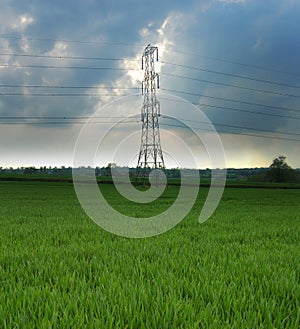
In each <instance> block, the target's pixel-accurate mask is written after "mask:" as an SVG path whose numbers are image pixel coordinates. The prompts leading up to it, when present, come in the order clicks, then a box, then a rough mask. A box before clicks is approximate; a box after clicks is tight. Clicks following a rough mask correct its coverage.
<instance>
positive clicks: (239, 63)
mask: <svg viewBox="0 0 300 329" xmlns="http://www.w3.org/2000/svg"><path fill="white" fill-rule="evenodd" d="M172 51H173V52H174V53H178V54H185V55H189V56H194V57H199V58H206V59H209V60H213V61H218V62H223V63H229V64H233V65H238V66H244V67H249V68H254V69H257V70H262V71H269V72H275V73H281V74H286V75H290V76H296V77H299V74H295V73H292V72H287V71H282V70H278V69H275V68H270V67H269V68H268V67H263V66H259V65H254V64H247V63H242V62H238V61H231V60H228V59H224V58H218V57H214V56H206V55H201V54H196V53H191V52H187V51H182V50H178V49H176V50H172Z"/></svg>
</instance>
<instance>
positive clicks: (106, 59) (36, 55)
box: [0, 53, 139, 62]
mask: <svg viewBox="0 0 300 329" xmlns="http://www.w3.org/2000/svg"><path fill="white" fill-rule="evenodd" d="M0 56H12V57H29V58H48V59H75V60H93V61H125V60H126V61H128V62H137V61H138V60H136V59H130V58H113V57H112V58H111V57H87V56H54V55H42V54H18V53H0ZM138 62H139V61H138Z"/></svg>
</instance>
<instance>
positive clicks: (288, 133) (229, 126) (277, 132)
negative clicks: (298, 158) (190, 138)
mask: <svg viewBox="0 0 300 329" xmlns="http://www.w3.org/2000/svg"><path fill="white" fill-rule="evenodd" d="M162 117H163V118H166V119H170V117H167V116H162ZM176 119H177V120H180V121H183V122H192V123H200V124H208V123H207V122H200V121H195V120H188V119H183V118H176ZM213 125H214V126H220V127H227V128H236V129H246V130H254V131H261V132H271V133H276V134H284V135H294V136H300V134H299V133H291V132H285V131H272V130H266V129H260V128H253V127H244V126H235V125H228V124H222V123H215V122H214V123H213Z"/></svg>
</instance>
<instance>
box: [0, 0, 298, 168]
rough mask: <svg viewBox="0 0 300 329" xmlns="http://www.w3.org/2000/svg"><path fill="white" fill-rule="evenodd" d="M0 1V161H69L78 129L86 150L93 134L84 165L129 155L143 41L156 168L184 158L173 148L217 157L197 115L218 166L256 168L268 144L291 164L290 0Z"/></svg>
mask: <svg viewBox="0 0 300 329" xmlns="http://www.w3.org/2000/svg"><path fill="white" fill-rule="evenodd" d="M0 5H1V11H0V21H1V25H0V129H1V130H0V152H1V158H0V167H26V166H36V167H40V166H52V167H54V166H57V167H60V166H72V165H73V161H74V148H75V147H76V145H78V144H76V141H77V142H78V138H81V136H84V134H81V133H80V132H81V131H82V129H86V130H85V133H86V134H85V137H84V138H86V140H85V145H86V150H89V147H90V146H91V145H94V144H95V143H94V141H95V139H97V143H96V145H98V146H97V150H90V152H94V153H95V156H94V164H95V165H99V166H104V165H106V164H107V163H109V162H117V164H118V165H125V166H126V165H130V166H134V165H135V163H136V161H137V155H138V152H139V147H140V133H141V122H140V120H139V118H140V117H139V115H140V111H141V105H142V102H143V96H142V94H141V84H142V80H143V71H142V69H141V57H142V55H143V51H144V48H145V47H146V46H147V45H148V44H149V43H150V44H151V45H153V46H157V47H158V54H159V61H158V63H156V66H155V69H156V71H157V72H158V74H159V80H160V89H159V90H158V91H157V98H158V99H159V101H160V103H161V117H160V118H159V120H160V121H159V122H160V130H161V143H162V150H163V152H165V160H166V165H167V167H173V166H179V167H181V166H184V167H188V166H193V165H191V163H186V162H185V159H186V155H185V154H186V153H185V151H183V148H188V149H189V152H191V153H192V154H193V156H194V158H195V159H196V160H195V162H194V163H195V165H196V166H197V167H199V168H206V167H212V166H213V165H215V166H218V165H219V164H220V163H217V164H216V163H215V164H212V162H211V158H213V157H214V154H219V153H220V150H219V149H218V147H216V145H214V144H213V143H212V144H209V145H206V144H205V143H206V142H205V141H209V140H210V138H212V136H211V135H210V134H212V131H208V129H205V127H207V126H205V123H203V120H204V117H205V120H206V118H207V120H209V121H210V122H211V123H212V126H213V127H214V129H215V130H216V132H217V133H218V134H219V137H220V140H221V142H222V144H223V147H224V154H225V159H226V166H227V167H228V168H232V167H235V168H249V167H267V166H269V165H270V164H271V163H272V160H273V159H274V158H275V157H277V156H278V155H284V156H286V157H287V162H288V164H290V165H291V166H292V167H293V168H300V152H299V146H300V131H299V129H298V128H299V123H300V33H299V32H300V25H299V19H300V2H299V1H297V0H285V1H282V0H265V1H261V0H186V1H179V0H177V1H176V0H175V1H174V0H173V1H169V0H166V1H157V0H153V1H151V2H149V1H137V0H132V1H130V0H128V1H121V0H119V1H117V0H116V1H113V0H110V1H104V0H99V1H96V0H95V1H93V0H86V1H75V0H74V1H71V0H65V1H56V0H53V1H51V2H50V1H26V0H24V1H13V0H0ZM129 95H132V96H129ZM196 105H197V108H196V107H195V106H196ZM129 116H130V117H131V118H130V119H128V118H127V117H129ZM166 116H168V117H173V119H170V118H169V119H168V118H166ZM119 120H121V121H122V122H121V123H118V124H116V123H117V122H118V121H119ZM199 120H201V121H199ZM86 122H88V123H87V125H86V126H84V124H85V123H86ZM115 124H116V125H115ZM206 124H208V123H207V122H206ZM199 136H200V137H199ZM82 138H83V137H82ZM178 138H179V139H181V140H182V141H183V143H182V142H178V143H179V144H177V142H176V141H177V140H178ZM92 140H93V141H92ZM117 150H118V152H119V153H118V154H117V155H116V152H117ZM212 154H213V156H212ZM86 158H87V157H86ZM86 158H85V156H84V154H83V155H82V159H79V160H78V159H76V163H77V164H80V163H81V162H80V161H82V165H89V163H86V162H85V159H86ZM92 165H93V164H92Z"/></svg>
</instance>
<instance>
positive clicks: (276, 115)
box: [160, 96, 300, 120]
mask: <svg viewBox="0 0 300 329" xmlns="http://www.w3.org/2000/svg"><path fill="white" fill-rule="evenodd" d="M160 99H165V100H169V101H173V102H179V103H180V102H182V103H186V102H187V101H186V100H180V99H171V98H166V97H163V96H160ZM191 104H193V105H195V106H204V107H211V108H217V109H222V110H228V111H236V112H244V113H249V114H255V115H256V114H258V115H265V116H271V117H279V118H286V119H294V120H300V117H293V116H290V115H281V114H275V113H265V112H258V111H252V110H244V109H237V108H233V107H226V106H219V105H211V104H205V103H191ZM298 112H299V111H298Z"/></svg>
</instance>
